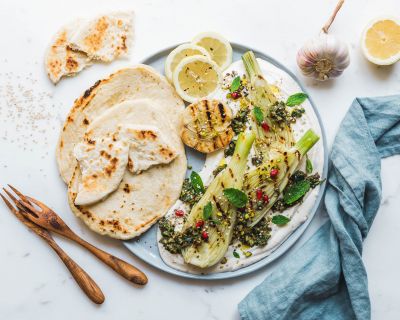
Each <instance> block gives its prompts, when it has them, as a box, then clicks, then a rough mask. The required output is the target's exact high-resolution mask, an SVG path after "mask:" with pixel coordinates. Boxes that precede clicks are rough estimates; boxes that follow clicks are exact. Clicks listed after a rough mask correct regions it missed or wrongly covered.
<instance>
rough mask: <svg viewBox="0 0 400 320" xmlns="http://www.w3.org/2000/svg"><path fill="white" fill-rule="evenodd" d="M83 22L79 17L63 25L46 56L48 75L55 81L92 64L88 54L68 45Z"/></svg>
mask: <svg viewBox="0 0 400 320" xmlns="http://www.w3.org/2000/svg"><path fill="white" fill-rule="evenodd" d="M82 23H83V21H82V20H80V19H77V20H75V21H73V22H71V23H69V24H67V25H66V26H64V27H62V28H61V29H60V30H59V31H58V32H57V33H56V35H55V36H54V38H53V40H52V41H51V44H50V46H49V48H48V49H47V52H46V56H45V67H46V72H47V75H48V76H49V78H50V80H51V81H52V82H53V83H57V82H58V81H60V79H61V78H62V77H64V76H73V75H75V74H76V73H78V72H79V71H81V70H82V69H83V68H85V67H87V66H88V65H90V64H91V63H90V59H89V58H88V56H87V55H86V54H84V53H82V52H79V51H73V50H72V49H71V48H70V47H69V46H68V45H69V42H70V40H71V38H72V35H73V33H74V32H75V30H77V29H79V27H80V25H81V24H82Z"/></svg>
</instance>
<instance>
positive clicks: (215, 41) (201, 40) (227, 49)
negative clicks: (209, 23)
mask: <svg viewBox="0 0 400 320" xmlns="http://www.w3.org/2000/svg"><path fill="white" fill-rule="evenodd" d="M192 43H194V44H196V45H198V46H200V47H203V48H204V49H206V50H207V51H208V53H209V54H210V56H211V59H212V60H213V61H215V63H216V64H217V65H218V66H219V67H220V69H221V70H225V69H226V68H227V67H229V66H230V64H231V63H232V47H231V45H230V43H229V42H228V40H226V39H225V38H224V37H223V36H221V35H219V34H218V33H215V32H204V33H200V34H199V35H197V36H196V37H195V38H194V39H193V41H192Z"/></svg>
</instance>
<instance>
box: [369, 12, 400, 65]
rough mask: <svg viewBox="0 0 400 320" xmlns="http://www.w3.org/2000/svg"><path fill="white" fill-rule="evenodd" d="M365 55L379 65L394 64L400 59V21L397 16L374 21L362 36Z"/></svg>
mask: <svg viewBox="0 0 400 320" xmlns="http://www.w3.org/2000/svg"><path fill="white" fill-rule="evenodd" d="M362 51H363V53H364V55H365V57H366V58H367V59H368V60H369V61H371V62H372V63H375V64H377V65H389V64H393V63H395V62H396V61H398V60H399V59H400V22H399V20H397V19H395V18H380V19H376V20H374V21H372V22H371V23H370V24H369V25H368V26H367V27H366V28H365V30H364V33H363V36H362Z"/></svg>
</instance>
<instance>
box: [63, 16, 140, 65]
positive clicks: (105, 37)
mask: <svg viewBox="0 0 400 320" xmlns="http://www.w3.org/2000/svg"><path fill="white" fill-rule="evenodd" d="M133 16H134V14H133V12H132V11H128V12H114V13H110V14H106V15H100V16H98V17H96V18H94V19H91V20H89V21H88V22H87V23H85V24H83V25H82V26H81V28H80V29H79V30H78V31H77V32H76V33H74V35H73V37H72V39H71V42H70V44H69V45H70V47H71V48H72V49H74V50H78V51H81V52H85V53H86V54H87V55H88V57H89V58H90V59H96V60H101V61H105V62H110V61H112V60H114V59H116V58H118V57H120V56H126V55H127V54H128V52H129V49H130V47H131V45H132V42H133Z"/></svg>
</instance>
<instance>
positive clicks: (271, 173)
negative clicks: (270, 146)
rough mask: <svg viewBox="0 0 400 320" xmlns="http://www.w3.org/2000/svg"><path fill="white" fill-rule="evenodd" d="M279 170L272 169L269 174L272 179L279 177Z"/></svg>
mask: <svg viewBox="0 0 400 320" xmlns="http://www.w3.org/2000/svg"><path fill="white" fill-rule="evenodd" d="M278 173H279V170H278V169H272V170H271V172H270V173H269V175H270V177H271V178H273V179H274V178H276V177H277V176H278Z"/></svg>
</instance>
